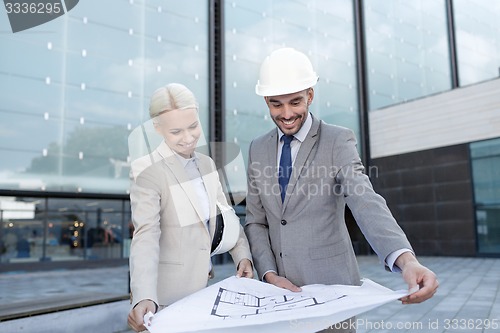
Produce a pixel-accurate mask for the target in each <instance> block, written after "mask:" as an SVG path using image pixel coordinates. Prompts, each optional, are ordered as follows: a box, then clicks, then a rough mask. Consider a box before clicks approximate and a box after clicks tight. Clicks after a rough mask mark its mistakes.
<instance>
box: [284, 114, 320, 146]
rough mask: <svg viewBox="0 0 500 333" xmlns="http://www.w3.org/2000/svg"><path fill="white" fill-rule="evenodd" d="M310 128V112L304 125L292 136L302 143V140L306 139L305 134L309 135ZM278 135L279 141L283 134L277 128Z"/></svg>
mask: <svg viewBox="0 0 500 333" xmlns="http://www.w3.org/2000/svg"><path fill="white" fill-rule="evenodd" d="M311 126H312V115H311V113H310V112H308V114H307V118H306V121H305V122H304V124H303V125H302V127H301V128H300V130H299V131H298V132H297V133H295V134H294V135H293V136H294V137H295V139H297V140H299V141H300V142H304V140H305V139H306V137H307V133H309V130H310V129H311ZM278 134H279V138H280V140H281V137H282V136H283V135H284V134H283V132H282V131H281V130H280V129H279V127H278Z"/></svg>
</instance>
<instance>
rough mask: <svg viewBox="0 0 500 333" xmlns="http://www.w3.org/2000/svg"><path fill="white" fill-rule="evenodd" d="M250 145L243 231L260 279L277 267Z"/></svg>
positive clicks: (256, 166)
mask: <svg viewBox="0 0 500 333" xmlns="http://www.w3.org/2000/svg"><path fill="white" fill-rule="evenodd" d="M252 146H253V142H252V144H250V151H249V154H248V168H247V170H248V171H247V173H248V175H247V182H248V186H247V188H248V194H247V198H246V223H245V232H246V234H247V237H248V240H249V242H250V249H251V251H252V256H253V260H254V265H255V268H256V270H257V273H258V274H259V278H260V279H261V280H262V279H263V278H264V277H263V274H265V273H266V272H269V271H274V272H277V271H278V268H277V265H276V260H275V258H274V253H273V251H272V249H271V243H270V238H269V225H268V223H267V219H266V212H265V210H264V207H263V205H262V202H261V199H260V195H259V192H260V189H259V186H258V185H259V184H258V182H259V181H258V179H257V175H258V174H259V172H261V171H260V170H259V168H258V166H259V164H258V163H257V162H256V163H255V164H254V162H253V161H252Z"/></svg>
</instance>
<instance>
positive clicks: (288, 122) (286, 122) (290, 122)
mask: <svg viewBox="0 0 500 333" xmlns="http://www.w3.org/2000/svg"><path fill="white" fill-rule="evenodd" d="M294 121H295V119H292V120H283V122H284V123H285V125H291V124H293V122H294Z"/></svg>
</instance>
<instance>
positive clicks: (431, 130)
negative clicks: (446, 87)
mask: <svg viewBox="0 0 500 333" xmlns="http://www.w3.org/2000/svg"><path fill="white" fill-rule="evenodd" d="M369 121H370V148H371V157H372V158H378V157H384V156H391V155H397V154H402V153H409V152H414V151H420V150H426V149H431V148H437V147H445V146H451V145H455V144H460V143H467V142H473V141H478V140H484V139H490V138H495V137H499V136H500V79H495V80H492V81H488V82H484V83H480V84H476V85H473V86H468V87H463V88H459V89H454V90H451V91H448V92H445V93H441V94H438V95H434V96H429V97H426V98H423V99H418V100H415V101H411V102H407V103H403V104H398V105H396V106H393V107H388V108H384V109H380V110H375V111H371V112H370V114H369Z"/></svg>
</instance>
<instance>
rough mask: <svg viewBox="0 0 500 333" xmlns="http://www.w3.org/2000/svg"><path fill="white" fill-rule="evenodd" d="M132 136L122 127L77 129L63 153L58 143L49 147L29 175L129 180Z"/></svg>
mask: <svg viewBox="0 0 500 333" xmlns="http://www.w3.org/2000/svg"><path fill="white" fill-rule="evenodd" d="M129 134H130V133H129V131H128V130H127V129H126V128H124V127H121V126H120V127H118V126H115V127H93V128H89V127H80V128H76V129H75V130H74V131H73V132H71V133H70V134H69V137H68V140H67V141H66V143H65V144H64V147H63V148H62V149H61V146H60V144H59V143H56V142H52V143H50V145H49V148H48V149H47V154H46V156H40V157H36V158H34V159H33V160H32V161H31V165H30V166H29V167H28V168H27V170H26V172H28V173H37V174H40V173H44V174H63V175H80V176H84V175H89V176H101V177H112V178H113V177H114V178H123V177H128V169H125V168H126V167H128V163H127V162H126V161H127V156H128V146H127V137H128V135H129ZM61 159H62V163H60V160H61ZM59 168H62V170H59Z"/></svg>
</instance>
